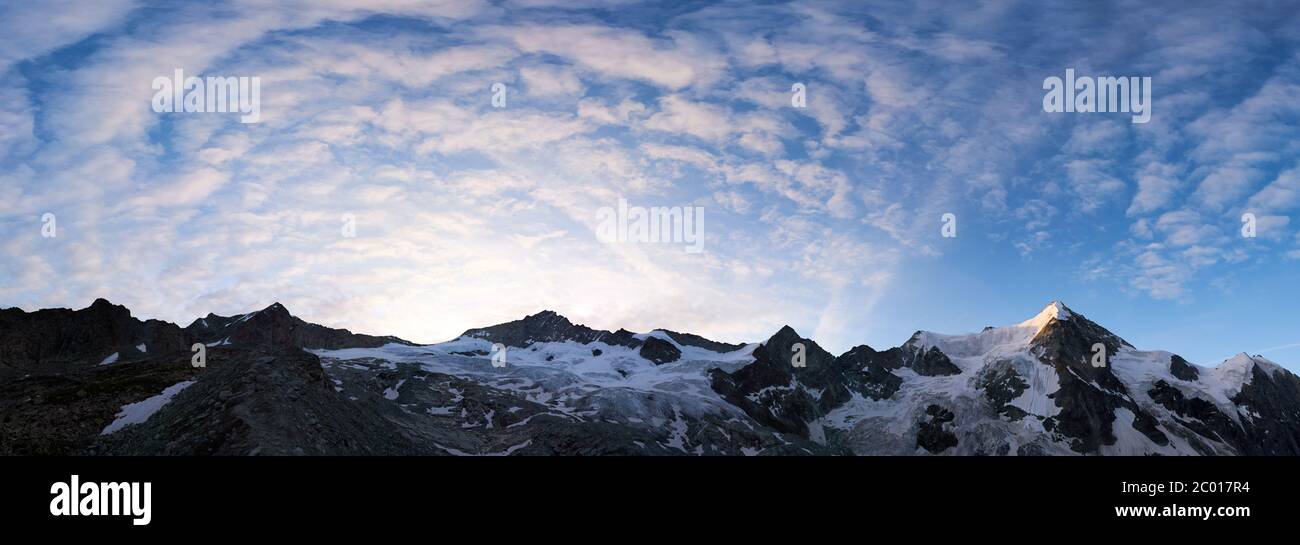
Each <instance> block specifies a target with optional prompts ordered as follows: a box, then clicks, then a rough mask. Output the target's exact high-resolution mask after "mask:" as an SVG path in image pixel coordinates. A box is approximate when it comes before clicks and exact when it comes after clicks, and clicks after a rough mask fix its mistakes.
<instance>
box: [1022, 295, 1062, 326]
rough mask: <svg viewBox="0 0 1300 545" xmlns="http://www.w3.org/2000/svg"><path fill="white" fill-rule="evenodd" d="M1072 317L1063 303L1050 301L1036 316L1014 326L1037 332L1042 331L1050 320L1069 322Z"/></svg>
mask: <svg viewBox="0 0 1300 545" xmlns="http://www.w3.org/2000/svg"><path fill="white" fill-rule="evenodd" d="M1072 316H1074V314H1072V313H1071V312H1070V309H1068V308H1065V304H1064V303H1062V302H1060V301H1052V302H1051V303H1048V305H1047V306H1045V307H1043V310H1042V311H1040V312H1039V313H1038V315H1037V316H1034V317H1033V318H1030V319H1028V320H1025V321H1023V322H1020V323H1019V324H1016V326H1017V327H1024V328H1029V329H1033V330H1034V331H1038V330H1041V329H1043V326H1045V325H1047V324H1048V323H1050V322H1051V321H1052V320H1058V321H1065V320H1069V319H1070V318H1071V317H1072Z"/></svg>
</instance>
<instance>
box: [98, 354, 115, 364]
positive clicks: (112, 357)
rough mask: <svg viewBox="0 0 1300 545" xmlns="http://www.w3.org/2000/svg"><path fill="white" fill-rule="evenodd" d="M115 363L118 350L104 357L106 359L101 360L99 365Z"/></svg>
mask: <svg viewBox="0 0 1300 545" xmlns="http://www.w3.org/2000/svg"><path fill="white" fill-rule="evenodd" d="M114 363H117V352H114V353H112V354H109V355H108V357H107V358H104V361H101V362H99V365H112V364H114Z"/></svg>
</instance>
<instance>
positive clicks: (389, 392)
mask: <svg viewBox="0 0 1300 545" xmlns="http://www.w3.org/2000/svg"><path fill="white" fill-rule="evenodd" d="M403 384H406V379H402V380H399V381H397V385H396V386H393V387H392V388H386V389H384V399H387V400H390V401H391V400H394V399H397V396H398V389H400V388H401V387H402V385H403Z"/></svg>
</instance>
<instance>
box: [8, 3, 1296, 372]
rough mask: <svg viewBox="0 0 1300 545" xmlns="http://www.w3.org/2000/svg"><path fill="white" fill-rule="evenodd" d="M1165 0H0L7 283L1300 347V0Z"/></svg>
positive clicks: (379, 318)
mask: <svg viewBox="0 0 1300 545" xmlns="http://www.w3.org/2000/svg"><path fill="white" fill-rule="evenodd" d="M1185 4H1187V3H1185V2H1086V3H1085V2H1041V1H1026V2H980V3H975V2H970V3H966V2H961V3H955V2H945V1H934V2H928V1H922V2H907V3H899V2H880V3H875V2H858V1H855V2H838V3H837V2H745V3H732V2H682V3H671V4H667V3H647V4H642V3H638V2H631V1H613V2H601V1H594V0H592V1H583V0H578V1H564V2H561V1H548V0H527V1H473V0H464V1H449V2H413V1H405V0H386V1H384V0H378V1H373V2H368V3H367V2H270V1H234V2H228V3H223V4H222V5H221V6H219V7H214V6H209V5H207V3H205V2H192V3H189V2H162V3H150V2H132V1H126V0H109V1H94V2H91V1H56V2H48V3H41V4H39V5H37V4H36V3H17V2H13V3H10V2H6V6H5V8H4V11H5V13H6V15H5V17H3V19H2V20H0V74H3V78H0V127H2V128H3V131H0V233H3V235H4V236H3V238H0V255H3V260H0V277H3V278H4V279H5V281H4V282H2V283H0V305H2V306H18V307H22V308H25V309H29V310H30V309H35V308H43V307H51V306H67V307H76V308H79V307H82V306H85V305H86V304H88V303H89V302H90V301H91V300H93V299H94V298H95V297H107V298H109V299H111V300H113V301H115V302H118V303H122V304H125V305H127V306H129V307H130V308H132V309H133V310H134V311H135V313H136V315H138V316H144V317H157V318H162V319H167V320H172V321H176V322H180V323H183V324H184V323H188V322H189V321H191V320H193V319H194V318H195V317H198V316H200V315H204V314H206V313H207V312H210V311H212V312H217V313H223V314H233V313H237V312H244V311H247V310H250V309H255V308H262V307H264V306H266V305H268V304H270V303H271V302H273V301H280V302H283V303H284V304H285V305H286V306H288V307H289V308H290V309H291V310H292V311H293V312H295V313H296V314H298V315H300V316H302V317H304V318H306V319H308V320H312V321H316V322H319V323H323V324H326V325H331V326H339V327H349V328H352V329H354V330H359V331H365V332H373V333H383V334H394V335H399V336H402V337H406V338H410V339H413V340H417V341H426V342H433V341H439V340H445V339H447V338H450V337H452V336H454V335H456V334H458V333H459V332H461V331H463V330H464V329H466V328H469V327H474V326H482V325H487V324H492V323H498V322H502V321H506V320H510V319H514V318H517V317H520V316H522V315H524V314H529V313H533V312H536V311H538V310H540V309H543V308H550V309H554V310H556V311H558V312H561V313H562V314H565V315H566V316H568V317H570V318H571V319H573V320H575V321H578V322H583V323H587V324H588V325H592V326H595V327H601V328H610V329H614V328H618V327H626V328H628V329H633V330H648V329H651V328H655V327H664V328H671V329H674V330H679V331H691V332H695V333H699V334H703V335H706V336H710V337H714V338H718V339H721V340H728V341H757V340H762V339H765V338H766V337H767V336H768V335H770V334H771V333H772V332H774V331H776V329H778V328H779V327H780V326H781V325H783V324H790V325H793V326H794V327H795V328H796V329H798V330H799V331H800V332H801V333H803V334H805V335H808V336H811V337H813V338H815V339H817V340H818V342H820V343H822V344H824V345H825V346H827V347H828V348H829V349H831V350H832V351H834V352H839V351H842V350H845V349H847V348H849V347H851V346H854V345H856V344H862V343H867V344H870V345H872V346H875V347H878V348H883V347H888V346H895V345H897V344H900V343H901V342H903V341H905V340H906V339H907V338H908V337H909V336H910V335H911V333H912V332H913V331H915V330H917V329H930V330H935V331H940V332H948V333H958V332H964V331H973V330H978V329H979V328H981V327H983V326H985V325H1004V324H1009V323H1015V322H1019V321H1021V320H1023V319H1026V318H1028V317H1030V316H1032V315H1034V314H1035V313H1037V311H1038V310H1039V309H1040V308H1041V307H1043V306H1044V305H1045V304H1047V303H1048V302H1049V301H1051V300H1054V299H1060V300H1063V301H1065V302H1066V304H1067V305H1069V306H1070V307H1071V308H1073V309H1074V310H1075V311H1077V312H1080V313H1083V314H1085V315H1087V316H1088V317H1090V318H1092V319H1094V320H1096V321H1098V322H1099V323H1102V324H1103V325H1105V326H1107V327H1109V328H1110V329H1112V330H1113V331H1115V332H1116V333H1118V334H1120V335H1121V336H1123V337H1125V338H1126V339H1128V340H1129V341H1130V342H1132V343H1133V344H1135V345H1137V346H1138V347H1139V348H1144V349H1166V350H1171V351H1174V352H1177V353H1179V354H1182V355H1183V356H1185V357H1187V358H1188V359H1190V360H1192V361H1195V362H1198V363H1202V364H1212V363H1215V362H1217V361H1218V360H1219V359H1222V358H1225V357H1228V356H1230V355H1232V354H1235V353H1238V352H1242V351H1249V352H1251V353H1259V352H1264V351H1267V352H1266V353H1265V355H1266V356H1268V357H1270V358H1271V359H1274V360H1276V361H1279V362H1280V363H1282V364H1284V365H1287V366H1289V367H1291V368H1292V369H1293V370H1296V369H1300V346H1297V345H1295V343H1300V327H1298V326H1300V319H1297V314H1296V312H1295V308H1296V307H1297V306H1298V304H1300V290H1297V289H1296V288H1295V280H1296V278H1297V274H1296V272H1297V270H1298V269H1297V267H1298V266H1300V233H1298V232H1297V231H1298V230H1297V224H1296V222H1293V221H1291V218H1292V216H1294V215H1295V213H1296V211H1297V209H1298V208H1300V138H1298V136H1300V134H1298V132H1300V131H1298V130H1297V127H1300V101H1297V100H1296V97H1300V13H1298V11H1300V10H1298V9H1297V7H1296V5H1295V4H1294V3H1292V2H1256V3H1247V5H1243V6H1239V7H1236V8H1232V9H1224V8H1215V7H1213V6H1209V5H1205V6H1200V5H1192V6H1189V5H1185ZM177 68H180V69H183V70H185V72H186V74H187V75H197V76H222V77H226V76H235V77H238V76H248V77H254V76H255V77H258V78H260V81H261V120H260V122H258V123H252V124H243V123H240V122H239V119H238V116H237V115H232V114H222V113H157V112H154V111H153V110H152V109H151V107H150V100H151V98H152V96H153V90H152V89H151V87H150V85H151V82H152V81H153V80H154V78H155V77H158V76H169V75H170V74H172V72H173V70H175V69H177ZM1069 68H1072V69H1074V70H1076V71H1077V72H1078V73H1079V74H1081V75H1092V76H1103V75H1111V76H1145V77H1151V78H1152V89H1153V92H1152V96H1153V104H1152V110H1151V111H1152V116H1151V121H1150V122H1149V123H1146V124H1134V123H1131V122H1130V119H1129V116H1128V115H1127V114H1121V113H1090V114H1083V113H1077V114H1067V113H1048V112H1044V111H1043V108H1042V103H1043V102H1042V101H1043V94H1044V91H1043V81H1044V79H1045V78H1048V77H1052V76H1056V77H1063V76H1064V73H1065V70H1066V69H1069ZM496 83H501V84H503V85H505V88H506V94H505V97H506V104H505V107H503V108H497V107H494V106H493V103H492V98H493V91H492V87H493V85H494V84H496ZM796 83H799V84H802V85H804V87H805V88H806V90H807V92H806V107H803V108H798V107H794V106H793V105H792V103H791V95H792V93H791V89H792V85H794V84H796ZM619 199H624V200H626V201H627V202H628V203H630V204H632V205H636V206H643V207H651V206H702V207H704V209H705V211H706V212H705V217H706V223H705V229H704V235H705V240H706V242H705V251H703V252H701V253H688V252H685V251H683V248H682V247H681V246H679V245H672V244H645V243H640V244H638V243H609V242H607V241H601V240H598V239H597V237H596V235H595V233H596V228H597V211H598V210H599V209H600V208H602V207H610V206H615V205H616V203H617V202H618V200H619ZM1248 212H1249V213H1252V214H1254V215H1255V216H1256V218H1257V236H1256V237H1255V238H1244V237H1242V236H1241V235H1240V229H1241V217H1242V215H1243V214H1245V213H1248ZM45 213H52V214H54V215H55V218H56V219H57V226H58V231H57V236H55V237H53V238H46V237H43V236H41V227H42V225H43V223H42V221H41V217H42V215H43V214H45ZM948 213H951V214H954V215H955V216H956V218H957V220H958V221H957V226H958V230H957V236H956V237H955V238H944V237H943V236H941V232H940V227H941V221H940V218H941V217H942V216H943V215H944V214H948ZM344 215H348V217H351V218H354V219H355V226H356V236H355V237H348V236H343V234H342V232H341V230H340V222H341V218H343V217H344Z"/></svg>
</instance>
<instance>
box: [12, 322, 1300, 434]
mask: <svg viewBox="0 0 1300 545" xmlns="http://www.w3.org/2000/svg"><path fill="white" fill-rule="evenodd" d="M199 345H201V346H202V351H203V355H204V362H203V363H204V365H203V366H202V367H198V366H196V365H195V364H194V351H195V348H196V347H197V346H199ZM1098 353H1101V354H1102V356H1101V358H1100V360H1099V359H1098V357H1097V354H1098ZM0 453H2V454H9V455H258V454H262V455H345V454H360V455H799V454H803V455H808V454H811V455H1089V454H1094V455H1095V454H1100V455H1296V454H1300V378H1297V377H1296V375H1294V374H1292V373H1291V372H1289V371H1287V370H1286V369H1283V368H1282V367H1280V366H1279V365H1277V364H1276V363H1274V362H1271V361H1269V360H1268V359H1266V358H1263V357H1261V356H1250V355H1247V354H1240V355H1238V356H1235V357H1233V358H1230V359H1228V360H1225V361H1223V362H1221V363H1218V364H1217V365H1215V366H1212V367H1203V366H1199V365H1196V364H1192V363H1190V362H1188V361H1187V360H1185V359H1183V358H1182V357H1180V356H1178V355H1176V354H1174V353H1171V352H1164V351H1145V350H1138V349H1137V348H1135V347H1134V346H1132V345H1131V344H1130V343H1128V342H1127V341H1125V340H1124V339H1123V338H1121V337H1119V336H1118V335H1115V334H1114V333H1112V332H1110V331H1108V330H1107V329H1105V328H1104V327H1102V326H1100V325H1098V324H1096V323H1094V322H1092V321H1090V320H1088V319H1087V318H1086V317H1085V316H1083V315H1082V314H1079V313H1077V312H1075V311H1073V310H1071V309H1070V308H1068V307H1066V306H1065V305H1064V304H1062V303H1060V302H1052V303H1050V304H1048V305H1047V306H1046V307H1045V308H1043V309H1042V311H1041V312H1039V313H1038V314H1037V315H1035V316H1034V317H1032V318H1030V319H1028V320H1026V321H1024V322H1021V323H1018V324H1014V325H1009V326H1005V327H988V328H985V329H984V330H983V331H980V332H978V333H970V334H961V335H944V334H939V333H934V332H929V331H918V332H916V333H915V334H914V335H912V337H911V338H910V339H907V341H906V342H904V343H902V344H901V345H900V346H897V347H892V348H888V349H885V350H877V349H875V348H872V347H870V346H866V345H861V346H857V347H854V348H852V349H850V350H848V351H847V352H845V353H843V354H840V355H838V356H836V355H833V354H831V353H830V352H827V351H826V350H824V349H822V348H821V347H820V346H818V345H817V343H816V342H815V341H813V340H811V339H808V338H805V337H802V336H801V335H800V334H799V333H798V332H796V331H795V330H794V329H793V328H790V327H788V326H787V327H782V328H781V329H780V330H778V331H777V332H776V333H775V334H773V335H772V336H771V337H770V338H768V339H767V340H765V341H763V342H762V343H753V344H728V343H723V342H718V341H713V340H709V339H706V338H704V337H701V336H699V335H694V334H690V333H679V332H675V331H669V330H662V329H659V330H654V331H650V332H648V333H634V332H631V331H627V330H623V329H620V330H618V331H612V332H611V331H604V330H598V329H592V328H589V327H586V326H584V325H581V324H574V323H572V322H571V321H569V320H568V319H566V318H565V317H564V316H561V315H559V314H557V313H555V312H552V311H544V312H540V313H537V314H534V315H531V316H527V317H524V318H522V319H519V320H515V321H512V322H508V323H503V324H498V325H494V326H490V327H483V328H476V329H470V330H467V331H465V333H463V334H462V335H460V336H459V337H457V338H456V339H453V340H451V341H447V342H443V343H438V344H432V345H420V344H416V343H412V342H408V341H405V340H402V339H399V338H396V337H383V336H372V335H363V334H358V333H353V332H351V331H348V330H345V329H333V328H328V327H324V326H321V325H317V324H313V323H309V322H306V321H304V320H302V319H299V318H297V317H295V316H293V315H292V314H291V313H290V312H289V310H288V309H286V308H285V307H284V306H283V305H281V304H278V303H276V304H273V305H271V306H269V307H266V308H264V309H262V310H259V311H255V312H250V313H247V314H243V315H237V316H217V315H214V314H209V315H208V316H206V317H203V318H200V319H197V320H195V321H194V322H193V323H191V324H189V325H188V326H186V327H180V326H178V325H176V324H172V323H168V322H163V321H158V320H140V319H137V318H135V317H133V316H132V315H131V312H130V310H128V309H127V308H125V307H123V306H120V305H114V304H112V303H110V302H108V301H106V300H103V299H99V300H96V301H95V302H94V303H92V304H91V305H90V306H89V307H87V308H84V309H81V310H69V309H46V310H38V311H35V312H25V311H23V310H20V309H16V308H10V309H4V310H0Z"/></svg>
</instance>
